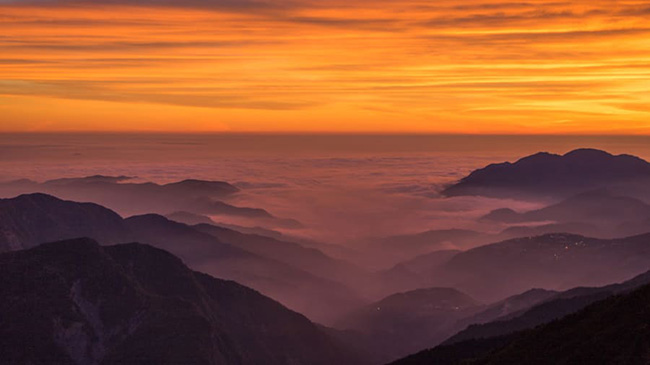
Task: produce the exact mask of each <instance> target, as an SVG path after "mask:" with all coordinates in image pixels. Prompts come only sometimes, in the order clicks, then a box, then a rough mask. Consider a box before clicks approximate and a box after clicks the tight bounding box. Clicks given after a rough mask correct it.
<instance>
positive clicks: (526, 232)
mask: <svg viewBox="0 0 650 365" xmlns="http://www.w3.org/2000/svg"><path fill="white" fill-rule="evenodd" d="M646 227H650V224H648V225H647V226H646ZM629 231H630V232H634V231H633V230H629ZM646 231H647V230H641V232H646ZM557 232H563V233H571V234H578V235H582V236H592V237H598V238H608V237H610V236H611V231H609V230H606V229H603V227H599V226H597V225H595V224H589V223H550V224H540V225H531V226H510V227H508V228H506V229H504V230H503V231H501V232H500V233H499V234H498V237H501V239H502V240H506V239H511V238H517V237H532V236H543V235H545V234H552V233H557ZM617 236H618V237H620V236H619V235H617ZM623 236H625V235H623Z"/></svg>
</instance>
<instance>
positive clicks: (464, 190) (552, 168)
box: [442, 149, 650, 199]
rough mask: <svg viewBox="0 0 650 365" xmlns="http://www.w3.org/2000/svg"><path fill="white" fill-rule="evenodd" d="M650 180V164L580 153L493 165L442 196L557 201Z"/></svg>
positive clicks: (537, 156) (598, 152)
mask: <svg viewBox="0 0 650 365" xmlns="http://www.w3.org/2000/svg"><path fill="white" fill-rule="evenodd" d="M649 180H650V163H648V162H646V161H644V160H642V159H640V158H638V157H635V156H631V155H617V156H615V155H612V154H610V153H607V152H605V151H601V150H596V149H577V150H574V151H571V152H568V153H566V154H564V155H556V154H551V153H546V152H541V153H537V154H534V155H531V156H527V157H524V158H522V159H520V160H518V161H516V162H514V163H510V162H503V163H497V164H491V165H489V166H486V167H484V168H482V169H478V170H475V171H473V172H472V173H470V174H469V175H468V176H466V177H464V178H462V179H461V180H460V181H458V182H456V183H454V184H452V185H450V186H448V187H447V188H445V189H444V190H443V191H442V194H443V195H445V196H463V195H479V196H487V197H497V198H524V199H531V198H534V199H540V198H542V199H556V198H562V197H568V196H571V195H574V194H578V193H581V192H584V191H587V190H593V189H598V188H603V187H619V186H621V185H629V184H631V183H638V184H640V185H641V186H643V185H646V183H647V182H648V181H649ZM635 186H638V185H635ZM646 188H647V186H646Z"/></svg>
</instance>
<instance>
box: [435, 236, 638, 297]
mask: <svg viewBox="0 0 650 365" xmlns="http://www.w3.org/2000/svg"><path fill="white" fill-rule="evenodd" d="M649 243H650V234H646V235H640V236H633V237H627V238H620V239H595V238H588V237H584V236H579V235H571V234H549V235H543V236H538V237H525V238H517V239H511V240H507V241H503V242H499V243H494V244H490V245H486V246H481V247H477V248H474V249H471V250H469V251H465V252H462V253H459V254H458V255H456V256H454V257H453V258H451V259H450V260H449V261H448V262H447V263H446V264H444V265H442V266H441V267H439V268H438V269H437V271H436V273H435V278H436V281H437V285H438V286H441V285H442V286H449V287H454V288H457V289H459V290H462V291H463V292H466V293H468V294H469V295H471V296H473V297H475V298H477V299H480V300H483V301H487V302H490V301H495V300H500V299H502V298H506V297H509V296H512V295H515V294H518V293H522V292H524V291H526V290H528V289H530V288H545V289H551V290H566V289H568V288H572V287H576V286H602V285H607V284H610V283H613V282H620V281H622V280H625V279H626V278H629V277H632V276H634V275H638V274H640V273H642V272H645V271H646V270H647V269H648V267H650V244H649Z"/></svg>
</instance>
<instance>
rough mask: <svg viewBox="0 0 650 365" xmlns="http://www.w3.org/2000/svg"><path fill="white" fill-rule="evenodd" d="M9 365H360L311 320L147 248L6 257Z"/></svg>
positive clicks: (2, 267)
mask: <svg viewBox="0 0 650 365" xmlns="http://www.w3.org/2000/svg"><path fill="white" fill-rule="evenodd" d="M0 278H2V279H0V297H2V298H3V300H2V301H0V338H2V341H0V353H2V362H3V363H14V364H18V363H22V364H27V363H49V364H52V363H57V364H99V363H101V364H124V363H140V364H142V363H150V364H153V363H157V364H162V363H165V364H170V363H179V364H180V363H182V364H215V365H216V364H278V365H280V364H282V365H284V364H323V365H329V364H363V363H364V362H365V361H364V360H363V357H362V356H360V354H357V353H355V352H354V351H352V350H350V349H348V348H346V347H345V346H344V345H343V344H341V343H339V342H338V341H337V340H336V339H334V338H332V337H331V336H329V335H327V334H326V333H325V332H324V331H322V330H321V329H320V327H319V326H317V325H315V324H313V323H312V322H310V321H309V320H308V319H307V318H305V317H304V316H302V315H301V314H298V313H296V312H292V311H290V310H288V309H287V308H285V307H283V306H282V305H281V304H279V303H278V302H275V301H273V300H271V299H269V298H267V297H264V296H263V295H261V294H260V293H258V292H256V291H254V290H251V289H249V288H246V287H244V286H241V285H239V284H237V283H235V282H232V281H224V280H219V279H215V278H213V277H210V276H208V275H206V274H202V273H199V272H196V271H192V270H190V269H189V268H188V267H187V266H185V265H184V264H183V263H182V262H181V260H179V259H178V258H176V257H174V256H173V255H171V254H170V253H168V252H165V251H163V250H160V249H157V248H154V247H151V246H148V245H143V244H137V243H132V244H121V245H115V246H100V245H99V244H97V242H95V241H93V240H90V239H75V240H68V241H61V242H55V243H47V244H43V245H40V246H37V247H35V248H31V249H28V250H22V251H17V252H8V253H3V254H0Z"/></svg>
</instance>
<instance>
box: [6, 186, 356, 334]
mask: <svg viewBox="0 0 650 365" xmlns="http://www.w3.org/2000/svg"><path fill="white" fill-rule="evenodd" d="M0 218H2V219H1V220H0V227H2V230H1V231H0V233H1V236H0V244H1V246H2V247H4V250H13V249H21V248H29V247H32V246H34V245H36V244H39V243H42V242H48V241H52V240H61V239H71V238H77V237H91V238H93V239H97V240H98V241H100V242H102V243H104V242H105V243H123V242H131V241H137V242H143V243H147V244H151V245H153V246H156V247H159V248H163V249H165V250H168V251H170V252H172V253H173V254H175V255H177V256H178V257H180V258H181V259H183V260H184V261H185V262H186V263H187V264H188V265H190V266H191V267H192V268H194V269H196V270H199V271H203V272H206V273H209V274H211V275H214V276H217V277H220V278H224V279H231V280H235V281H238V282H240V283H242V284H244V285H247V286H250V287H253V288H254V289H257V290H260V291H262V292H263V293H265V294H266V295H269V296H271V297H273V298H275V299H277V300H280V301H281V302H283V303H284V304H285V305H287V306H289V307H291V308H292V309H295V310H299V311H301V313H304V314H306V315H308V316H310V317H311V318H315V319H317V320H319V321H329V320H331V319H332V318H334V317H336V316H338V315H339V314H340V313H343V312H344V311H347V310H350V309H351V308H353V307H355V306H358V305H360V304H361V303H362V302H361V300H360V299H359V298H358V297H357V296H356V295H355V294H354V293H353V292H352V291H351V290H350V289H349V288H347V287H346V286H345V285H343V284H341V283H338V282H336V281H335V280H333V279H331V278H330V277H328V278H321V277H319V276H317V275H315V274H313V273H311V272H308V271H305V270H301V269H299V268H297V267H294V266H292V265H289V264H287V263H285V262H280V261H277V260H274V259H273V258H269V257H265V256H262V255H258V254H256V253H252V252H249V251H247V250H245V249H244V248H241V247H237V246H233V245H230V244H228V243H224V242H222V241H220V240H219V239H217V238H215V237H214V236H212V235H210V234H207V233H204V232H199V231H197V230H195V229H193V228H192V227H190V226H187V225H184V224H181V223H177V222H173V221H170V220H168V219H166V218H165V217H162V216H159V215H155V214H150V215H145V216H136V217H131V218H128V219H125V220H123V219H122V218H120V217H119V215H117V214H116V213H114V212H112V211H111V210H109V209H106V208H104V207H102V206H99V205H96V204H84V203H76V202H71V201H63V200H60V199H58V198H55V197H53V196H49V195H44V194H32V195H24V196H20V197H18V198H15V199H5V200H2V201H0ZM328 259H329V260H331V261H332V262H333V265H335V264H336V262H338V261H335V260H333V259H330V258H327V257H326V256H324V255H323V257H322V258H321V260H322V261H323V262H324V261H327V260H328Z"/></svg>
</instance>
